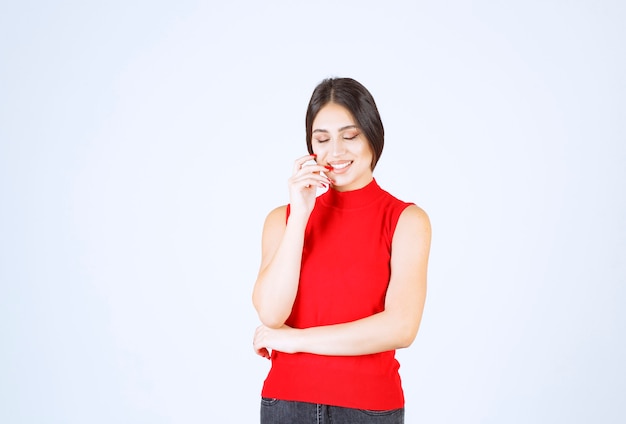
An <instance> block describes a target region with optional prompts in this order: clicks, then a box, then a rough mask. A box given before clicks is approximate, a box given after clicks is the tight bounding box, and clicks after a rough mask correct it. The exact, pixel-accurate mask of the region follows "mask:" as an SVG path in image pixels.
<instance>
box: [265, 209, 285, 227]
mask: <svg viewBox="0 0 626 424" xmlns="http://www.w3.org/2000/svg"><path fill="white" fill-rule="evenodd" d="M286 225H287V205H282V206H279V207H277V208H275V209H272V210H271V211H270V213H269V214H267V217H266V218H265V227H266V228H268V227H275V226H276V227H279V228H280V227H285V226H286Z"/></svg>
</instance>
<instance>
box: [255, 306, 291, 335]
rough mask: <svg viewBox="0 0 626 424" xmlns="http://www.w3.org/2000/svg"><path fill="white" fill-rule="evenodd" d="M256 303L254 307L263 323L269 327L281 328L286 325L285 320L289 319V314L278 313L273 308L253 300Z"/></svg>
mask: <svg viewBox="0 0 626 424" xmlns="http://www.w3.org/2000/svg"><path fill="white" fill-rule="evenodd" d="M252 303H253V305H254V309H256V313H257V315H258V317H259V320H260V321H261V324H263V325H264V326H266V327H268V328H280V327H282V326H283V325H285V321H287V318H288V315H286V316H285V315H284V314H280V313H277V312H276V311H274V310H272V309H273V308H269V307H263V306H262V305H260V304H259V303H258V302H256V301H255V300H254V299H253V301H252Z"/></svg>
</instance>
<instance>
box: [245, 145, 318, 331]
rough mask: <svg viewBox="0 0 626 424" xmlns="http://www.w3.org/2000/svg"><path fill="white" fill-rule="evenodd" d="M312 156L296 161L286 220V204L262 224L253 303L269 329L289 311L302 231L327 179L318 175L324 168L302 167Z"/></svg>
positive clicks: (295, 289)
mask: <svg viewBox="0 0 626 424" xmlns="http://www.w3.org/2000/svg"><path fill="white" fill-rule="evenodd" d="M313 158H314V156H312V155H307V156H304V157H302V158H299V159H298V160H296V161H295V164H294V171H293V175H292V176H291V178H290V179H289V196H290V205H291V206H290V208H291V210H290V214H289V219H288V220H287V219H286V217H287V215H286V213H287V210H286V208H287V207H286V206H281V207H279V208H276V209H274V210H273V211H272V212H270V213H269V215H268V216H267V218H266V220H265V225H264V226H263V240H262V247H261V268H260V270H259V275H258V277H257V279H256V283H255V284H254V290H253V293H252V302H253V304H254V307H255V308H256V311H257V313H258V314H259V318H260V320H261V322H262V323H263V325H265V326H267V327H270V328H280V327H281V326H283V324H284V323H285V321H286V320H287V318H288V317H289V315H290V314H291V309H292V307H293V302H294V300H295V298H296V293H297V292H298V282H299V280H300V265H301V262H302V248H303V246H304V230H305V229H306V224H307V222H308V220H309V216H310V214H311V211H312V210H313V207H314V206H315V192H316V189H317V187H324V185H325V184H328V183H329V182H330V180H328V178H326V177H325V176H323V175H320V171H323V170H324V167H322V166H319V165H309V166H305V163H306V162H308V161H310V160H311V159H313ZM285 221H287V222H285Z"/></svg>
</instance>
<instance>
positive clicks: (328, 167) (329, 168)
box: [324, 165, 333, 171]
mask: <svg viewBox="0 0 626 424" xmlns="http://www.w3.org/2000/svg"><path fill="white" fill-rule="evenodd" d="M324 168H326V169H328V170H329V171H332V170H333V167H332V166H329V165H324Z"/></svg>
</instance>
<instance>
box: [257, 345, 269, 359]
mask: <svg viewBox="0 0 626 424" xmlns="http://www.w3.org/2000/svg"><path fill="white" fill-rule="evenodd" d="M255 353H256V354H257V355H259V356H262V357H264V358H267V359H270V358H271V355H270V352H269V351H268V350H267V349H266V348H264V347H263V348H261V349H255Z"/></svg>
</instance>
